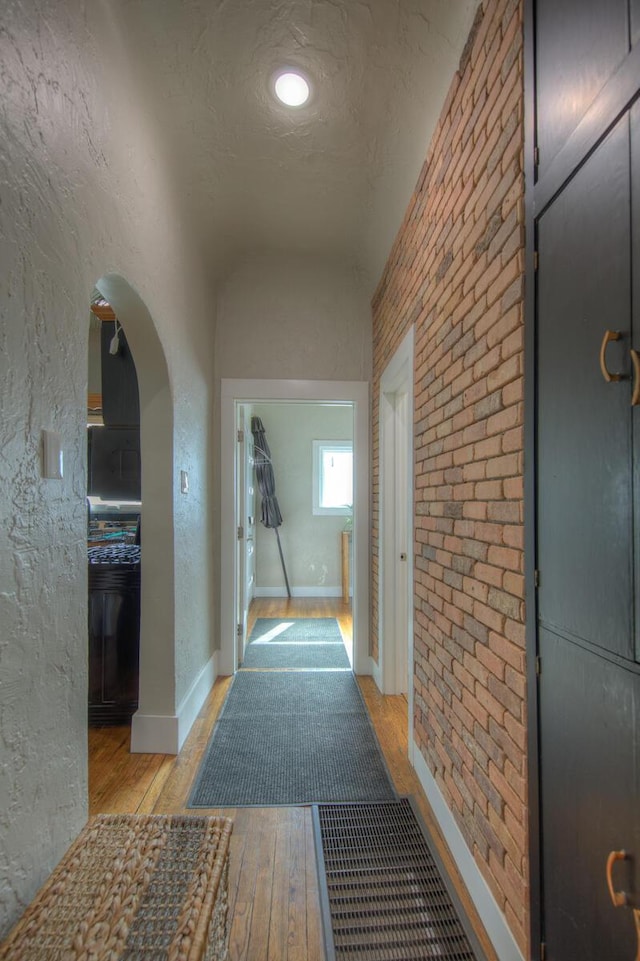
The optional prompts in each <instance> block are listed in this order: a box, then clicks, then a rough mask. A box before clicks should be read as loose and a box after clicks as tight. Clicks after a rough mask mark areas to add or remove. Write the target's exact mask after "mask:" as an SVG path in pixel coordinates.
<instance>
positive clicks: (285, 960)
mask: <svg viewBox="0 0 640 961" xmlns="http://www.w3.org/2000/svg"><path fill="white" fill-rule="evenodd" d="M256 617H335V618H337V620H338V622H339V624H340V627H341V631H342V633H343V637H344V638H345V643H346V645H347V647H349V646H350V642H351V625H352V620H351V607H350V605H349V604H345V603H343V602H342V601H340V600H338V599H335V600H334V599H317V598H313V599H305V598H300V599H293V600H289V601H287V600H285V599H275V598H269V599H259V600H256V601H254V602H253V604H252V607H251V616H250V622H249V630H251V627H252V624H253V622H254V620H255V618H256ZM231 680H232V679H231V678H230V677H221V678H219V679H218V680H217V681H216V683H215V685H214V687H213V690H212V691H211V693H210V695H209V697H208V698H207V701H206V702H205V704H204V706H203V708H202V710H201V711H200V714H199V716H198V718H197V720H196V722H195V723H194V725H193V727H192V729H191V732H190V734H189V736H188V738H187V740H186V742H185V744H184V746H183V748H182V751H181V752H180V754H179V755H178V756H177V757H173V756H170V755H161V754H130V753H129V737H130V729H129V728H128V727H104V728H90V729H89V809H90V814H99V813H118V812H122V813H136V812H137V813H145V814H150V813H155V814H175V813H187V814H188V813H198V814H224V815H226V816H227V817H231V818H232V819H233V822H234V827H233V836H232V841H231V856H230V873H229V910H230V935H229V938H230V940H229V961H321V959H323V958H324V949H323V942H322V921H321V916H320V900H319V894H318V878H317V871H316V858H315V848H314V839H313V828H312V820H311V810H312V809H311V808H310V807H273V808H231V809H229V808H225V809H212V810H211V811H202V810H200V809H199V810H198V811H197V812H195V811H193V810H190V809H188V808H187V807H186V803H187V798H188V795H189V791H190V788H191V784H192V781H193V779H194V777H195V775H196V772H197V770H198V766H199V764H200V760H201V758H202V755H203V752H204V750H205V747H206V745H207V742H208V740H209V736H210V734H211V731H212V730H213V727H214V724H215V721H216V718H217V716H218V714H219V712H220V709H221V707H222V705H223V703H224V699H225V697H226V694H227V691H228V690H229V686H230V684H231ZM357 680H358V684H359V685H360V690H361V691H362V695H363V697H364V700H365V703H366V705H367V709H368V711H369V714H370V717H371V721H372V723H373V726H374V729H375V731H376V735H377V737H378V741H379V743H380V747H381V748H382V751H383V754H384V757H385V761H386V763H387V767H388V769H389V772H390V774H391V776H392V778H393V782H394V785H395V788H396V790H397V792H398V793H399V794H401V795H405V794H406V795H412V796H413V797H414V798H415V799H416V801H417V803H418V806H419V809H420V812H421V814H422V817H423V819H424V821H425V823H426V825H427V827H428V829H429V830H430V831H431V834H432V837H433V839H434V841H435V843H436V845H437V847H438V850H439V853H440V856H441V857H442V859H443V861H444V863H445V865H446V867H447V869H448V871H449V874H450V876H451V878H452V880H453V882H454V884H455V886H456V888H457V890H458V893H459V895H460V897H461V899H462V903H463V904H464V906H465V909H466V911H467V914H468V915H469V917H470V919H471V922H472V924H473V925H474V928H475V930H476V932H477V934H478V937H479V938H480V942H481V944H482V946H483V948H484V950H485V952H486V954H487V959H488V961H496V956H495V953H494V952H493V949H492V948H491V945H490V943H489V941H488V939H487V937H486V934H485V933H484V931H483V929H482V925H481V923H480V921H479V919H478V917H477V915H476V913H475V910H474V908H473V905H472V904H471V902H470V900H469V897H468V895H467V893H466V891H465V889H464V885H463V883H462V880H461V878H460V877H459V875H458V872H457V870H456V868H455V865H454V863H453V862H452V859H451V857H450V855H449V852H448V850H447V847H446V845H445V843H444V840H443V839H442V836H441V834H440V831H439V829H438V826H437V823H436V821H435V819H434V816H433V813H432V811H431V808H430V806H429V804H428V802H427V800H426V798H425V796H424V793H423V791H422V788H421V786H420V783H419V781H418V779H417V777H416V775H415V773H414V771H413V768H412V767H411V765H410V763H409V759H408V718H407V700H406V698H405V697H402V696H400V697H390V696H383V695H381V694H380V693H379V691H378V689H377V687H376V684H375V682H374V681H373V678H371V677H358V678H357Z"/></svg>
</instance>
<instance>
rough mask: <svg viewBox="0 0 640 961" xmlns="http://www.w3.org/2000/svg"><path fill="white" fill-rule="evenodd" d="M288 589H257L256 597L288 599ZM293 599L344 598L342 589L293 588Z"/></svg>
mask: <svg viewBox="0 0 640 961" xmlns="http://www.w3.org/2000/svg"><path fill="white" fill-rule="evenodd" d="M286 596H287V589H286V587H256V589H255V591H254V597H286ZM291 596H292V597H342V588H341V587H339V586H338V587H292V588H291Z"/></svg>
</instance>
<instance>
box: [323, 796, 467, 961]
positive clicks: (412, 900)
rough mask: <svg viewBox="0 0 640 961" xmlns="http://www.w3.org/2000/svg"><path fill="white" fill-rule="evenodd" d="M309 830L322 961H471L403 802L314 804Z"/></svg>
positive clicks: (413, 819)
mask: <svg viewBox="0 0 640 961" xmlns="http://www.w3.org/2000/svg"><path fill="white" fill-rule="evenodd" d="M314 823H315V830H316V849H317V853H318V865H319V872H320V881H321V892H322V903H323V914H324V916H325V917H324V929H325V943H326V947H327V957H328V959H329V961H333V959H334V958H335V959H342V958H349V959H354V961H359V959H362V961H365V959H366V961H414V959H427V958H438V959H441V961H479V958H480V953H479V951H478V946H477V945H476V953H474V950H473V948H472V947H471V944H470V941H469V939H468V937H467V934H466V933H465V930H464V928H463V926H462V923H461V921H460V918H459V915H458V912H457V911H456V908H455V907H454V904H453V902H452V900H451V897H450V895H449V892H448V890H447V887H446V885H445V882H444V881H443V878H442V875H441V873H440V870H439V869H438V865H437V864H436V862H435V860H434V857H433V855H432V853H431V850H430V848H429V845H428V844H427V840H426V838H425V835H424V833H423V830H422V827H421V825H420V822H419V821H418V819H417V817H416V815H415V813H414V810H413V807H412V804H411V802H410V800H409V799H408V798H401V799H400V800H398V801H388V802H387V801H385V802H378V803H371V804H321V805H318V806H317V807H316V808H315V809H314ZM325 884H326V887H325V888H324V890H322V888H323V886H324V885H325ZM474 940H475V938H474Z"/></svg>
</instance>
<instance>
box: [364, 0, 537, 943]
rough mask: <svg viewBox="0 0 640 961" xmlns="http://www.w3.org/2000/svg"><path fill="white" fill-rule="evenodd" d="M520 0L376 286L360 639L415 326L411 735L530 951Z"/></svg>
mask: <svg viewBox="0 0 640 961" xmlns="http://www.w3.org/2000/svg"><path fill="white" fill-rule="evenodd" d="M522 6H523V4H522V2H520V0H486V2H484V3H483V4H481V5H479V7H478V14H477V17H476V22H475V25H474V29H473V31H472V35H471V36H470V38H469V42H468V44H467V47H466V48H465V53H464V55H463V58H462V60H461V64H460V71H459V72H458V73H457V74H456V75H455V77H454V78H453V81H452V83H451V87H450V89H449V93H448V95H447V98H446V100H445V103H444V107H443V111H442V114H441V117H440V120H439V122H438V125H437V127H436V129H435V132H434V134H433V138H432V141H431V144H430V146H429V151H428V154H427V158H426V160H425V163H424V165H423V168H422V171H421V174H420V177H419V180H418V183H417V185H416V188H415V191H414V194H413V197H412V200H411V202H410V204H409V207H408V208H407V212H406V215H405V218H404V221H403V223H402V225H401V228H400V230H399V232H398V234H397V237H396V240H395V243H394V246H393V248H392V250H391V252H390V256H389V260H388V262H387V265H386V267H385V271H384V274H383V276H382V278H381V280H380V284H379V285H378V288H377V290H376V292H375V295H374V298H373V368H374V374H373V389H372V403H373V409H372V532H371V536H372V540H371V543H372V552H373V557H372V584H371V597H372V611H371V630H372V643H371V648H372V652H373V656H374V657H376V658H377V656H378V650H377V616H378V602H379V592H378V583H377V582H378V577H379V565H378V551H379V511H380V496H379V477H378V475H379V471H380V460H379V451H378V433H379V422H380V421H379V403H380V391H379V383H380V377H381V374H382V372H383V370H384V368H385V366H386V365H387V364H388V362H389V360H390V358H391V357H392V356H393V353H394V352H395V350H396V349H397V347H398V345H399V343H400V342H401V340H402V338H403V337H404V335H405V333H406V331H407V330H408V329H409V327H410V326H411V325H413V326H414V332H415V348H416V356H415V380H414V390H415V394H414V402H415V412H414V426H415V458H414V464H415V475H414V506H415V514H414V536H415V545H416V546H415V554H414V557H415V568H414V625H415V644H414V654H415V667H414V680H413V684H414V729H413V734H414V737H415V741H416V744H417V749H418V750H419V751H421V753H422V755H423V757H424V759H425V762H426V763H427V765H428V766H429V768H430V770H431V772H432V774H433V776H434V778H435V779H436V782H437V783H438V785H439V787H440V789H441V790H442V793H443V796H444V798H445V800H446V801H447V803H448V805H449V806H450V809H451V811H452V813H453V816H454V817H455V819H456V821H457V824H458V826H459V828H460V830H461V832H462V834H463V837H464V838H465V840H466V843H467V844H468V845H469V848H470V850H471V852H472V854H473V856H474V857H475V859H476V862H477V864H478V867H479V869H480V871H481V873H482V875H483V876H484V877H485V879H486V881H487V883H488V885H489V886H490V889H491V891H492V892H493V894H494V896H495V898H496V900H497V903H498V905H499V907H500V908H501V910H502V911H503V912H504V915H505V917H506V918H507V921H508V923H509V925H510V926H511V930H512V932H513V934H514V937H515V938H516V940H517V942H518V944H519V946H520V949H521V951H522V953H523V955H527V954H528V948H527V935H526V931H527V930H528V912H527V901H526V895H527V890H528V889H527V884H528V862H527V838H526V818H525V810H526V807H525V805H526V781H525V774H526V767H527V765H526V749H527V732H526V727H525V718H526V713H525V706H526V683H525V647H524V621H523V618H524V601H523V596H524V576H523V575H524V560H523V521H522V504H523V442H524V437H523V406H524V405H523V400H524V397H523V291H524V288H523V276H524V258H523V242H524V203H523V173H522V158H523V93H522V60H523V57H522V34H523V30H522Z"/></svg>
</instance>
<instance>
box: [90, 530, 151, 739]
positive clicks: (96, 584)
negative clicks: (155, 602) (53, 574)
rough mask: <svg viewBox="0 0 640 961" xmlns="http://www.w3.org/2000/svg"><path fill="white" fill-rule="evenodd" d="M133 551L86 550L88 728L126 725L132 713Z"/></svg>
mask: <svg viewBox="0 0 640 961" xmlns="http://www.w3.org/2000/svg"><path fill="white" fill-rule="evenodd" d="M139 556H140V555H139V548H136V547H133V546H127V547H120V548H92V549H90V550H89V723H90V724H92V725H100V724H126V723H128V722H129V721H130V719H131V716H132V715H133V713H134V712H135V711H136V710H137V708H138V679H139V669H138V668H139V647H140V642H139V636H140V563H139Z"/></svg>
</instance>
